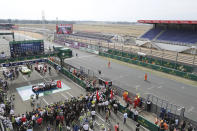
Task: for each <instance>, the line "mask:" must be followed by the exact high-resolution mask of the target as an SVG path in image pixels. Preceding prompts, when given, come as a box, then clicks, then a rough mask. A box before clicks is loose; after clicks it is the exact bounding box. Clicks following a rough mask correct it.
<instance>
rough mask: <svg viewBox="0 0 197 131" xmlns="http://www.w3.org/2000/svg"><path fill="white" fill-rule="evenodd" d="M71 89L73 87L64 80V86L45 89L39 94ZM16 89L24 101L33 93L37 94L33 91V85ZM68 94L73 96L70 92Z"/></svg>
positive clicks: (44, 94) (43, 94)
mask: <svg viewBox="0 0 197 131" xmlns="http://www.w3.org/2000/svg"><path fill="white" fill-rule="evenodd" d="M39 84H40V83H39ZM69 89H71V88H70V87H69V86H68V85H66V84H64V83H63V82H62V88H57V89H51V90H47V91H43V92H41V93H39V96H46V95H50V94H54V93H58V92H62V91H66V90H69ZM16 90H17V92H18V94H19V95H20V97H21V98H22V100H23V101H26V100H29V99H30V96H31V95H34V96H35V93H34V92H33V91H32V85H28V86H23V87H20V88H16ZM67 94H68V95H69V96H71V97H73V96H72V95H71V94H70V93H69V92H68V93H67ZM45 101H46V100H45ZM45 103H47V102H45Z"/></svg>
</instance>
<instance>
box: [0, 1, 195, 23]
mask: <svg viewBox="0 0 197 131" xmlns="http://www.w3.org/2000/svg"><path fill="white" fill-rule="evenodd" d="M42 11H44V14H45V18H46V20H55V19H56V17H58V19H59V20H95V21H136V20H139V19H155V20H159V19H161V20H165V19H169V20H197V0H1V4H0V19H9V18H10V19H42Z"/></svg>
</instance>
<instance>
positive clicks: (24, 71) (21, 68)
mask: <svg viewBox="0 0 197 131" xmlns="http://www.w3.org/2000/svg"><path fill="white" fill-rule="evenodd" d="M20 71H21V72H22V73H23V74H28V73H31V70H30V69H29V68H28V67H27V66H21V67H20Z"/></svg>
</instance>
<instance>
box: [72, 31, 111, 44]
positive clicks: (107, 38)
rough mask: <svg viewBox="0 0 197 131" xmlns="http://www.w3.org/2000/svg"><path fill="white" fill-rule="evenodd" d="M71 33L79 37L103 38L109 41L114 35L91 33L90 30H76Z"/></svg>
mask: <svg viewBox="0 0 197 131" xmlns="http://www.w3.org/2000/svg"><path fill="white" fill-rule="evenodd" d="M72 35H74V36H79V37H87V38H91V39H98V40H104V41H108V42H110V41H111V39H112V38H113V37H114V36H113V35H105V34H101V33H92V32H76V33H74V34H72Z"/></svg>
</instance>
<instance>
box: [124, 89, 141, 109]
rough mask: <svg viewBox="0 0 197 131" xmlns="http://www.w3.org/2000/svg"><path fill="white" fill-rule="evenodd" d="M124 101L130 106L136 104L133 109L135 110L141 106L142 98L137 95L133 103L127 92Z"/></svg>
mask: <svg viewBox="0 0 197 131" xmlns="http://www.w3.org/2000/svg"><path fill="white" fill-rule="evenodd" d="M123 99H124V100H125V101H126V102H127V103H129V104H132V103H133V104H134V105H133V108H134V109H135V108H136V107H137V106H139V104H140V102H141V100H140V96H139V95H136V96H135V98H134V100H133V101H132V100H131V98H129V97H128V92H127V91H125V92H124V93H123Z"/></svg>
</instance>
